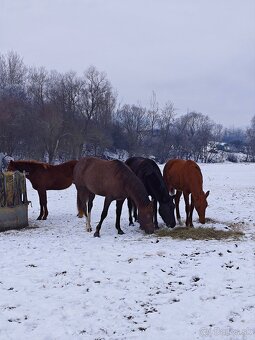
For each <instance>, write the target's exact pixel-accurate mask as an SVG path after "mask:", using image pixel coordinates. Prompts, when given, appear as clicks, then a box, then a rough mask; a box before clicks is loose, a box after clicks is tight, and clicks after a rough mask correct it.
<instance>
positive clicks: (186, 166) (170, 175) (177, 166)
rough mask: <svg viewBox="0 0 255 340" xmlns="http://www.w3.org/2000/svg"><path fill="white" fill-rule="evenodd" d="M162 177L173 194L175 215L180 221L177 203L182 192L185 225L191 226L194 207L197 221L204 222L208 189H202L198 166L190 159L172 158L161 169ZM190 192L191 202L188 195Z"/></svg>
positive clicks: (201, 178)
mask: <svg viewBox="0 0 255 340" xmlns="http://www.w3.org/2000/svg"><path fill="white" fill-rule="evenodd" d="M163 177H164V180H165V182H166V184H167V187H168V190H169V191H170V192H173V191H174V189H176V190H177V192H176V195H175V205H176V217H177V219H178V221H179V223H181V217H180V210H179V203H180V197H181V195H182V193H183V196H184V200H185V211H186V226H191V227H193V221H192V214H193V210H194V207H195V209H196V211H197V213H198V216H199V222H200V223H202V224H204V223H205V210H206V208H207V206H208V204H207V200H206V199H207V197H208V195H209V193H210V191H207V192H206V193H205V192H204V191H203V176H202V172H201V170H200V167H199V166H198V165H197V164H196V163H195V162H194V161H191V160H187V161H186V160H182V159H173V160H169V161H168V162H167V163H166V164H165V166H164V170H163ZM190 194H191V204H189V195H190Z"/></svg>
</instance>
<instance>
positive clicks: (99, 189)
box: [74, 157, 154, 237]
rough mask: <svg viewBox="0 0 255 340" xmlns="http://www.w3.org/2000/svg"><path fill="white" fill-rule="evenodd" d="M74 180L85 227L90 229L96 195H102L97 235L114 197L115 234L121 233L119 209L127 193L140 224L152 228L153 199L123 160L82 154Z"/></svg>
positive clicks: (146, 228)
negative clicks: (102, 202)
mask: <svg viewBox="0 0 255 340" xmlns="http://www.w3.org/2000/svg"><path fill="white" fill-rule="evenodd" d="M74 183H75V185H76V188H77V206H78V210H79V216H82V215H83V214H85V216H86V220H87V222H86V227H87V231H91V230H92V229H91V225H90V216H91V209H92V206H93V200H94V198H95V195H100V196H104V197H105V201H104V208H103V211H102V214H101V219H100V221H99V223H98V225H97V227H96V232H95V233H94V236H95V237H99V236H100V229H101V225H102V223H103V221H104V219H105V218H106V216H107V213H108V209H109V206H110V204H111V202H112V201H114V200H116V201H117V203H116V204H117V209H116V211H117V214H116V224H115V227H116V229H117V230H118V234H123V231H122V229H121V228H120V212H121V207H122V205H123V202H124V200H125V199H126V198H127V197H130V198H131V199H132V200H133V201H134V202H135V204H136V205H137V207H138V221H139V223H140V225H141V228H142V229H144V231H145V232H146V233H148V234H150V233H153V232H154V224H153V206H152V202H151V201H150V200H149V198H148V194H147V192H146V189H145V187H144V185H143V184H142V182H141V181H140V180H139V178H138V177H137V176H136V175H135V174H134V173H133V172H132V171H131V170H130V169H129V167H128V166H127V165H125V164H124V163H123V162H121V161H119V160H113V161H107V160H102V159H99V158H95V157H87V158H83V159H81V160H80V161H79V162H78V163H77V165H76V167H75V169H74Z"/></svg>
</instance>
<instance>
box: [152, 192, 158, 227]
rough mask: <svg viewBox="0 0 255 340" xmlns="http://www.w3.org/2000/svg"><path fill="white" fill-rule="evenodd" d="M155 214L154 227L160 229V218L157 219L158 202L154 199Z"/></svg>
mask: <svg viewBox="0 0 255 340" xmlns="http://www.w3.org/2000/svg"><path fill="white" fill-rule="evenodd" d="M153 214H154V225H155V229H159V227H158V218H157V215H158V214H157V200H156V199H155V198H154V200H153Z"/></svg>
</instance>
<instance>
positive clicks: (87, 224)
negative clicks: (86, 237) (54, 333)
mask: <svg viewBox="0 0 255 340" xmlns="http://www.w3.org/2000/svg"><path fill="white" fill-rule="evenodd" d="M94 198H95V194H92V193H91V194H90V196H89V201H88V213H87V221H86V229H87V231H92V227H91V210H92V207H93V200H94Z"/></svg>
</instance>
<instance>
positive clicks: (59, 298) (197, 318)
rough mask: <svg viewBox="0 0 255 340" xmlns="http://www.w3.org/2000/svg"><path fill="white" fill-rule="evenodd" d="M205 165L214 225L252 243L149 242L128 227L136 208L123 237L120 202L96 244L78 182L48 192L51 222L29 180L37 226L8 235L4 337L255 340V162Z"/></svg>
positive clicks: (2, 287) (0, 312)
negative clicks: (80, 213)
mask: <svg viewBox="0 0 255 340" xmlns="http://www.w3.org/2000/svg"><path fill="white" fill-rule="evenodd" d="M201 168H202V172H203V175H204V189H205V190H210V196H209V197H208V203H209V207H208V209H207V217H208V218H210V219H211V222H208V226H213V227H215V228H220V229H222V228H227V227H228V228H239V230H242V231H244V232H245V237H244V238H243V239H242V240H240V241H233V240H228V241H217V240H212V241H193V240H187V241H182V240H174V239H171V238H157V237H156V236H155V235H152V236H147V235H144V234H143V232H142V231H141V230H140V229H139V226H138V225H136V226H135V227H129V226H128V216H127V208H126V205H125V209H124V211H123V214H122V227H123V230H124V231H125V235H122V236H119V235H117V233H116V230H115V227H114V220H115V204H112V206H111V207H110V210H109V215H108V217H107V218H106V220H105V222H104V223H103V226H102V229H101V238H99V239H98V238H94V237H93V233H87V232H86V231H85V220H83V219H78V218H77V217H76V192H75V187H74V186H72V187H70V188H69V189H67V190H64V191H52V192H48V208H49V216H48V220H47V221H36V218H37V216H38V214H39V205H38V197H37V192H36V191H34V190H33V189H32V188H31V185H30V183H27V186H28V194H29V199H30V200H31V201H32V203H33V206H32V207H29V223H30V227H32V228H30V229H24V230H20V231H8V232H4V233H0V254H1V258H0V339H4V340H5V339H22V340H23V339H36V340H37V339H45V340H46V339H47V340H48V339H61V340H64V339H167V340H169V339H174V340H175V339H180V340H182V339H189V340H190V339H200V338H204V339H255V260H254V259H255V246H254V241H255V237H254V235H255V208H254V207H255V164H208V165H201ZM102 202H103V200H102V198H100V197H98V198H96V200H95V203H94V207H93V211H92V225H93V227H94V229H95V225H96V223H97V222H98V221H99V216H100V213H101V209H102ZM182 216H183V217H184V209H183V206H182ZM194 218H195V226H198V225H199V223H198V221H197V214H196V213H194Z"/></svg>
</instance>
